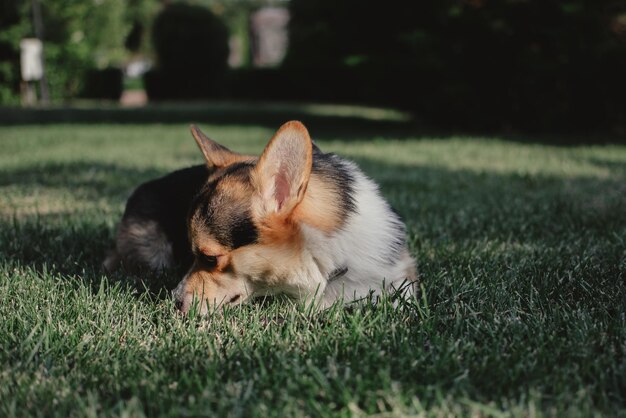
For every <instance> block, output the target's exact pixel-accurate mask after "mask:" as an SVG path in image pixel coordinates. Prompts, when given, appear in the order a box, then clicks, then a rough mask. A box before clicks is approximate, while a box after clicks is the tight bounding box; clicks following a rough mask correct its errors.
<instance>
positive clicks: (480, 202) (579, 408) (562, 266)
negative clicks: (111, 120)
mask: <svg viewBox="0 0 626 418" xmlns="http://www.w3.org/2000/svg"><path fill="white" fill-rule="evenodd" d="M304 121H305V122H306V121H307V119H306V117H305V118H304ZM353 122H354V123H353V127H352V128H350V127H349V126H348V127H346V126H345V124H344V125H342V126H337V127H336V128H335V125H332V123H334V122H332V121H330V122H328V123H327V124H325V123H324V119H323V117H321V116H320V117H318V118H317V119H314V123H313V124H309V129H310V131H311V133H312V135H313V137H314V138H316V139H317V140H318V143H319V144H320V146H321V147H322V148H323V149H324V150H327V151H333V152H337V153H339V154H341V155H344V156H347V157H349V158H352V159H354V160H356V161H357V162H358V163H359V164H360V165H361V167H362V168H363V169H364V170H365V171H366V172H367V173H369V175H371V176H372V177H373V178H375V179H376V180H377V181H378V182H379V183H380V184H381V186H382V190H383V193H384V195H385V196H386V197H387V198H388V199H389V200H390V201H391V203H392V204H393V205H394V206H395V208H396V209H397V210H398V211H399V212H400V213H401V214H402V216H403V217H404V218H405V220H406V222H407V225H408V230H409V237H408V238H409V242H410V245H411V250H412V251H413V253H414V255H415V257H416V258H417V260H418V265H419V271H420V275H421V278H422V282H423V287H424V292H423V295H422V297H421V298H420V299H419V300H418V301H415V302H414V303H411V304H408V305H407V306H404V307H403V308H401V309H393V308H392V307H391V305H390V304H389V303H386V302H383V303H380V304H378V305H376V306H360V307H356V308H353V309H330V310H328V311H325V312H321V313H307V312H305V311H304V310H303V309H302V308H301V307H298V306H293V305H292V304H291V303H289V301H286V300H275V301H265V302H263V303H254V304H252V305H249V306H245V307H241V308H236V309H229V310H226V311H225V312H224V313H223V315H222V316H215V317H210V318H197V317H181V316H180V315H177V314H176V312H175V309H174V305H173V302H172V300H171V299H170V298H169V297H167V294H166V293H165V292H161V293H159V292H158V290H157V289H154V286H151V290H150V291H148V290H146V289H145V287H143V286H142V285H141V284H140V282H138V281H137V280H135V279H134V278H131V277H126V276H125V275H124V274H121V273H117V274H113V275H106V274H104V273H103V272H102V271H101V270H100V268H99V265H100V263H101V261H102V259H103V257H104V254H105V252H106V251H107V250H108V249H109V248H110V247H111V246H112V243H113V236H114V231H115V227H116V223H117V222H118V220H119V218H120V216H121V214H122V211H123V208H124V203H125V199H126V198H127V197H128V195H129V193H130V192H131V191H132V189H133V188H134V187H135V186H136V185H138V184H139V183H141V182H143V181H145V180H148V179H150V178H153V177H155V176H160V175H162V174H165V173H167V172H168V171H170V170H173V169H176V168H180V167H184V166H188V165H191V164H197V163H200V162H201V161H202V158H201V155H200V153H199V152H198V150H197V149H196V146H195V144H194V142H193V140H192V138H191V136H190V134H189V133H188V126H187V124H184V123H178V122H175V123H170V124H164V125H158V124H152V123H149V124H143V125H138V124H126V125H116V124H101V123H97V124H87V123H85V124H75V125H67V124H66V125H63V124H54V123H50V124H47V125H40V126H12V127H7V126H5V127H0V150H1V152H0V416H13V415H17V416H31V415H41V416H49V415H56V416H68V415H73V416H95V415H106V416H108V415H120V416H142V415H144V414H145V415H150V416H153V415H161V414H162V415H174V416H187V415H189V416H198V415H204V416H275V417H283V416H330V415H333V416H355V415H356V416H359V415H372V414H374V415H379V416H406V415H426V416H431V415H432V416H450V415H455V416H458V415H467V416H470V415H471V416H531V417H534V416H563V415H571V416H593V415H609V416H615V415H621V416H624V415H626V283H625V281H626V280H625V279H626V146H619V145H611V146H567V147H555V146H547V145H541V144H533V143H532V142H513V141H506V140H504V139H498V138H462V137H455V136H444V137H434V136H424V135H421V134H420V133H419V131H417V130H416V131H410V130H409V131H407V130H406V129H402V130H398V131H395V130H393V129H390V130H389V131H386V130H385V129H378V130H377V129H371V128H372V124H373V123H374V122H372V121H370V122H369V124H365V125H363V126H366V127H367V128H363V127H362V126H361V125H359V124H358V123H356V122H355V121H353ZM351 123H352V122H351ZM329 124H330V125H329ZM200 126H201V127H202V129H203V130H204V131H205V132H206V133H207V134H209V135H210V136H211V137H213V138H214V139H217V140H219V141H221V142H222V143H224V144H226V145H228V146H229V147H231V148H232V149H235V150H238V151H241V152H248V153H258V152H260V150H261V149H262V147H263V146H264V144H265V142H266V141H267V140H268V139H269V138H270V137H271V135H272V133H273V129H272V128H271V127H270V126H269V124H254V125H237V124H235V123H232V124H230V122H229V123H220V124H208V123H203V124H200ZM277 127H278V125H276V126H275V128H277ZM348 128H349V129H348ZM527 139H528V140H530V141H532V140H533V138H527ZM145 279H146V280H147V281H149V280H150V278H148V277H146V278H145ZM172 280H174V281H175V280H176V278H173V279H172ZM146 286H148V287H150V285H149V284H147V285H146Z"/></svg>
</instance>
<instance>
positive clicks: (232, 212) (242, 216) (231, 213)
mask: <svg viewBox="0 0 626 418" xmlns="http://www.w3.org/2000/svg"><path fill="white" fill-rule="evenodd" d="M251 167H253V164H251V163H245V162H244V163H237V164H232V165H230V166H228V167H226V168H224V169H223V170H222V172H221V173H219V174H218V177H217V178H216V179H214V180H213V181H211V182H209V183H207V184H206V186H205V187H204V188H203V190H202V191H201V192H200V194H199V195H198V196H196V198H195V199H194V204H193V208H192V212H191V219H192V222H194V221H195V222H200V223H201V224H202V225H203V226H204V227H205V228H207V229H208V232H209V234H211V236H212V237H213V238H214V239H215V240H216V241H217V242H218V243H219V244H220V245H222V246H224V247H227V248H230V249H233V250H234V249H236V248H239V247H243V246H245V245H250V244H254V243H255V242H257V241H258V230H257V228H256V226H255V225H254V223H253V222H252V217H251V214H250V201H249V200H245V201H241V200H237V199H235V198H233V197H232V196H229V195H227V194H224V193H218V192H217V191H216V189H217V188H218V185H219V183H220V182H221V181H222V180H224V179H225V178H227V177H230V178H232V177H235V178H238V179H239V180H242V181H243V182H244V183H245V182H247V181H248V180H249V174H250V169H251Z"/></svg>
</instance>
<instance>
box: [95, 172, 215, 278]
mask: <svg viewBox="0 0 626 418" xmlns="http://www.w3.org/2000/svg"><path fill="white" fill-rule="evenodd" d="M209 174H210V171H209V169H208V168H207V166H206V165H197V166H193V167H189V168H185V169H182V170H177V171H174V172H173V173H170V174H168V175H166V176H164V177H161V178H158V179H156V180H151V181H148V182H146V183H143V184H142V185H140V186H139V187H137V189H135V191H134V192H133V193H132V194H131V196H130V197H129V198H128V202H126V209H125V210H124V216H123V217H122V221H121V222H120V225H119V227H118V230H117V237H116V248H115V249H114V250H113V251H111V252H110V253H109V255H108V256H107V258H106V260H105V261H104V263H103V265H104V268H105V269H106V270H108V271H112V270H115V269H116V268H118V267H119V266H120V265H121V266H123V267H124V268H125V269H126V270H129V271H135V272H137V273H140V272H160V271H163V270H170V269H180V270H184V271H187V270H188V269H189V267H191V264H192V263H193V254H192V253H191V246H190V244H189V239H188V238H187V213H188V212H189V205H190V204H191V201H192V199H193V197H194V196H195V195H196V194H197V193H198V191H199V190H200V189H201V188H202V186H203V185H204V184H205V183H206V180H207V178H208V176H209Z"/></svg>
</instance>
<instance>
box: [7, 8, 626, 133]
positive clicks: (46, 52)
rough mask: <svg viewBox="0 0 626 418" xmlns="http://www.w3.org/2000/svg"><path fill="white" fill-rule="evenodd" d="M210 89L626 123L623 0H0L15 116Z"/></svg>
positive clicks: (475, 115)
mask: <svg viewBox="0 0 626 418" xmlns="http://www.w3.org/2000/svg"><path fill="white" fill-rule="evenodd" d="M207 101H212V102H227V103H232V102H246V103H249V102H255V101H259V102H262V103H263V104H267V103H271V102H279V103H292V102H306V103H311V102H314V103H334V104H337V103H349V104H364V105H372V106H383V107H390V108H395V109H400V110H401V111H403V112H406V113H407V114H410V115H412V117H413V118H415V119H416V120H419V121H421V122H423V123H426V124H428V125H429V126H434V127H442V128H445V129H460V130H467V131H503V132H577V133H581V132H582V133H595V132H602V133H610V134H614V135H615V134H616V135H618V136H620V137H622V136H624V135H625V134H626V1H624V0H562V1H557V0H498V1H496V0H436V1H435V0H433V1H428V2H414V1H407V0H387V1H384V2H381V1H372V0H230V1H228V0H195V1H188V2H178V1H168V0H0V106H2V107H0V113H3V112H4V113H5V117H4V118H2V117H1V116H0V119H2V121H4V122H11V120H10V118H12V117H17V116H14V115H16V113H15V112H14V111H15V109H16V108H22V107H27V108H33V107H35V108H41V107H46V106H48V107H50V106H52V107H55V106H57V107H58V106H78V107H81V106H82V107H89V106H95V107H98V106H103V105H105V104H106V105H107V106H120V107H141V106H146V105H148V106H151V105H152V104H158V103H172V102H185V103H190V102H207ZM11 110H12V111H11ZM7 115H9V116H7Z"/></svg>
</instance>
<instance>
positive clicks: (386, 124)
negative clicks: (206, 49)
mask: <svg viewBox="0 0 626 418" xmlns="http://www.w3.org/2000/svg"><path fill="white" fill-rule="evenodd" d="M289 120H300V121H302V122H303V123H304V124H305V125H307V126H309V127H314V128H315V134H316V137H317V138H318V139H336V138H341V139H342V140H351V139H364V138H371V137H377V136H382V137H393V138H396V139H406V138H416V137H420V136H430V137H441V138H445V137H450V136H497V137H498V138H500V139H504V140H507V141H511V142H520V143H537V144H550V145H555V146H571V145H580V144H622V143H625V142H626V135H624V134H623V133H622V134H592V133H581V134H577V133H568V134H562V133H553V134H549V133H548V134H546V133H540V132H531V133H515V132H502V131H471V130H465V131H458V130H451V129H447V128H446V127H445V126H434V125H428V124H425V123H423V122H421V121H419V118H416V117H414V116H412V115H410V114H408V113H404V112H400V111H396V110H393V109H380V108H368V107H363V106H349V105H322V104H306V103H280V102H277V103H275V102H183V103H163V104H150V105H148V106H145V107H138V108H122V107H119V106H117V105H111V104H108V105H96V104H94V103H89V104H88V105H85V106H65V107H50V108H26V109H24V108H12V107H0V126H1V125H47V124H75V123H77V124H90V123H93V124H103V123H115V124H179V123H206V124H214V125H239V126H260V127H265V128H269V129H276V128H277V127H278V126H280V125H282V124H283V123H285V122H286V121H289Z"/></svg>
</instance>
